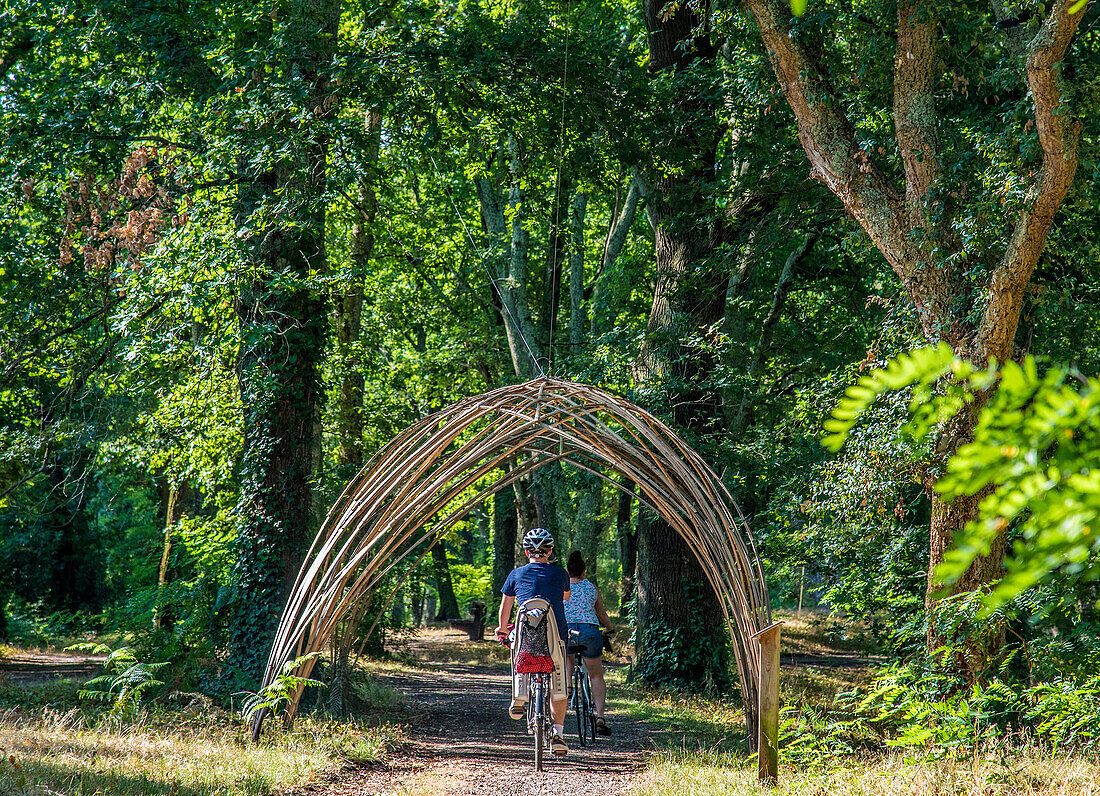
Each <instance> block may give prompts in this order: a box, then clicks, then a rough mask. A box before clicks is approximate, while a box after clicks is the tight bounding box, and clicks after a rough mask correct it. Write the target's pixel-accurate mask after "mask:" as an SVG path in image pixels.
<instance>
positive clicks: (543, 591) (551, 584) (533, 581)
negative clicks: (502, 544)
mask: <svg viewBox="0 0 1100 796" xmlns="http://www.w3.org/2000/svg"><path fill="white" fill-rule="evenodd" d="M567 591H569V573H568V572H566V571H565V567H559V566H558V565H557V564H539V563H537V562H532V563H530V564H525V565H524V566H522V567H518V568H516V569H513V570H512V571H511V572H509V573H508V579H507V580H505V581H504V587H503V588H502V589H501V590H500V593H501V594H506V595H508V596H509V597H515V598H516V602H517V603H518V604H519V605H523V604H524V603H525V602H527V601H528V600H530V599H531V598H532V597H541V598H542V599H544V600H546V602H548V603H550V605H552V606H553V607H554V617H555V618H556V619H557V620H558V635H559V636H560V637H561V638H562V639H567V638H569V633H568V632H566V626H565V600H564V599H563V598H564V596H565V593H566V592H567Z"/></svg>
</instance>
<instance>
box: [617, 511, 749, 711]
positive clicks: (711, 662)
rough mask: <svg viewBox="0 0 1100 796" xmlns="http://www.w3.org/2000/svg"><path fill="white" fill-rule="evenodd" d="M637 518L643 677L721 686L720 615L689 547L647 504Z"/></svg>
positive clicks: (725, 660)
mask: <svg viewBox="0 0 1100 796" xmlns="http://www.w3.org/2000/svg"><path fill="white" fill-rule="evenodd" d="M640 514H641V517H640V519H639V521H638V592H637V599H638V610H637V617H638V636H637V650H638V655H637V658H636V659H635V663H634V675H635V676H636V677H639V678H641V680H643V681H644V682H648V683H657V684H660V685H672V686H677V687H688V688H693V689H695V688H702V689H703V690H706V691H708V692H714V691H724V690H726V689H727V688H729V686H730V678H729V662H730V661H729V643H728V639H727V633H726V625H725V618H724V617H723V615H722V610H721V608H720V607H719V605H718V601H717V599H716V598H715V596H714V590H713V589H712V588H711V586H710V584H709V583H708V582H707V580H706V578H705V577H704V575H703V573H702V570H701V569H700V567H699V562H698V561H697V560H696V558H695V554H694V553H692V552H691V548H689V547H688V546H687V543H686V542H685V541H684V540H683V538H682V537H681V536H680V535H679V534H678V533H676V531H674V530H673V529H672V528H671V527H669V525H668V523H667V522H665V521H664V520H662V519H661V518H660V517H658V516H656V515H654V514H653V513H652V512H651V511H649V510H648V509H646V510H643V511H642V512H640Z"/></svg>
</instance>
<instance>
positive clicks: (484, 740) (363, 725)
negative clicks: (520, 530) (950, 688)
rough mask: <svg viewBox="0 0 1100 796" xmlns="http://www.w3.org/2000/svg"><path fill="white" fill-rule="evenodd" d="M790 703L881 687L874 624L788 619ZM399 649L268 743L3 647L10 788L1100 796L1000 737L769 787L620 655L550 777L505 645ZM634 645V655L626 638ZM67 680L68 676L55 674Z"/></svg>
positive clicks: (685, 701) (816, 769) (879, 758)
mask: <svg viewBox="0 0 1100 796" xmlns="http://www.w3.org/2000/svg"><path fill="white" fill-rule="evenodd" d="M779 618H781V619H783V620H784V622H785V625H784V629H783V648H784V650H785V652H784V656H783V673H782V680H781V694H782V698H783V701H784V703H785V704H787V705H792V706H796V707H797V706H807V707H809V708H814V709H816V708H818V707H822V708H827V707H828V706H829V705H833V704H835V702H834V697H835V695H836V694H837V693H838V692H840V691H848V690H850V689H851V688H853V687H858V686H861V685H865V684H867V683H868V682H869V681H870V679H871V678H872V676H873V673H874V670H875V668H876V667H877V666H878V665H879V664H881V663H883V659H882V658H880V657H878V656H877V655H875V654H874V649H873V647H872V646H871V645H870V644H869V643H868V641H867V639H866V638H865V637H864V636H863V635H862V634H861V631H860V629H859V628H858V627H853V626H851V625H845V624H843V623H841V622H837V621H835V620H831V619H828V618H826V617H823V616H819V615H814V614H805V615H800V616H796V615H792V614H783V615H781V616H780V617H779ZM390 652H391V658H390V659H389V660H387V661H382V662H379V661H368V662H363V666H364V668H365V669H366V671H365V672H360V673H359V674H358V675H357V676H356V678H355V679H353V690H355V694H354V695H353V698H354V699H356V700H358V704H359V706H360V708H361V712H359V713H357V714H356V716H355V717H354V718H353V719H352V720H349V721H340V720H335V719H331V718H326V717H324V716H323V715H322V714H320V713H315V712H303V713H302V714H301V715H300V716H299V719H298V721H297V722H296V723H295V726H294V729H293V730H292V731H289V732H288V731H286V730H284V729H282V728H281V727H280V726H279V723H278V722H269V727H268V728H267V729H265V732H264V740H263V741H262V742H261V743H260V744H251V743H249V742H248V741H247V730H246V729H245V727H244V725H243V723H242V722H241V720H240V718H239V717H238V716H237V715H235V714H234V713H231V712H229V711H225V710H222V709H220V708H218V707H216V706H215V705H213V704H212V703H211V702H210V700H209V699H207V698H206V697H204V696H202V695H201V694H175V695H174V696H172V697H170V698H168V699H167V700H166V701H163V704H162V703H161V702H160V701H158V703H157V704H155V705H150V706H148V707H144V706H143V707H140V708H139V709H137V710H136V712H133V713H130V714H126V715H115V714H113V713H106V712H105V710H106V708H105V707H101V708H98V709H92V708H91V706H89V705H87V704H85V703H84V702H83V701H81V700H80V699H78V697H77V691H78V689H79V688H80V687H81V685H80V684H81V683H82V682H83V681H84V680H85V679H87V677H88V676H91V675H94V674H95V673H97V672H96V669H97V667H98V661H97V660H96V659H94V658H91V657H88V656H69V655H62V654H60V653H55V652H53V651H33V652H32V651H29V650H20V649H15V648H11V647H5V648H2V649H0V659H3V663H2V667H0V794H2V795H3V796H13V795H14V796H56V794H66V796H96V795H97V794H98V795H99V796H102V794H111V796H211V794H218V796H276V795H278V796H428V795H429V794H431V795H432V796H434V795H435V794H450V795H452V796H483V795H485V794H493V795H494V796H497V795H498V794H499V795H500V796H528V795H529V794H540V795H543V794H544V795H545V796H556V795H557V794H564V793H566V792H569V793H572V792H580V793H594V794H600V795H601V796H604V795H607V796H703V795H704V794H705V795H706V796H763V794H770V793H777V794H791V796H825V795H826V794H828V796H895V795H896V796H902V794H936V796H941V795H942V796H949V795H950V796H1009V794H1011V795H1012V796H1015V795H1016V794H1034V795H1035V796H1040V795H1041V796H1071V794H1072V796H1085V794H1095V795H1096V796H1100V760H1096V759H1093V758H1089V757H1085V756H1079V755H1075V754H1072V755H1071V754H1066V753H1064V752H1063V753H1052V752H1051V751H1049V750H1043V749H1039V748H1026V747H1025V748H1020V747H1015V746H1011V745H997V746H995V747H992V748H990V749H984V748H983V749H981V750H977V751H974V752H973V753H972V754H970V753H967V754H965V755H962V756H946V757H945V756H942V755H941V756H938V757H931V756H929V755H926V754H922V753H921V750H892V749H885V748H874V749H872V748H868V749H866V750H863V751H852V750H847V751H845V750H843V749H839V748H836V749H834V748H832V746H831V743H830V741H829V740H828V739H827V738H823V739H822V741H821V743H822V747H821V752H820V754H818V755H817V756H816V757H815V758H814V759H813V760H811V761H808V762H803V763H802V764H799V765H795V764H794V763H793V762H791V761H790V760H789V759H786V756H784V759H783V760H781V766H780V785H779V788H778V790H777V791H769V790H766V789H762V788H761V787H760V786H759V784H758V783H757V782H756V772H755V768H756V767H755V762H754V760H753V758H751V757H750V756H749V755H748V754H747V752H746V750H745V747H744V725H743V713H742V710H741V706H740V703H739V701H738V700H737V699H736V698H735V697H733V696H726V697H713V696H711V697H708V696H703V695H699V694H684V693H678V692H670V691H665V690H660V689H647V688H642V687H639V686H638V685H636V684H632V683H628V682H627V678H626V674H627V671H628V667H629V660H628V659H627V658H626V657H624V656H622V655H619V656H613V657H612V658H611V659H610V660H609V661H608V680H609V697H610V700H609V720H610V723H611V726H612V728H613V730H614V735H613V736H612V737H611V738H609V739H608V738H600V739H599V740H598V741H597V742H596V744H595V745H594V746H592V747H587V748H579V747H578V746H577V745H576V743H575V739H576V736H575V734H571V733H570V732H569V725H568V722H567V724H566V730H567V735H566V737H567V739H568V740H569V741H570V745H571V749H570V753H569V754H568V755H567V756H566V757H565V758H564V759H560V760H549V761H548V764H547V770H546V771H545V772H542V773H535V772H534V770H533V765H532V762H533V761H532V757H533V752H532V743H531V740H530V738H529V737H528V736H527V734H526V732H525V731H524V728H523V725H522V724H521V723H520V722H514V721H512V720H511V719H509V718H508V717H507V715H506V713H505V710H506V708H507V705H508V674H507V671H508V670H507V662H506V658H505V656H506V651H505V650H504V648H502V647H500V646H499V645H495V644H492V643H488V642H486V643H480V644H475V643H472V642H469V641H468V640H466V639H465V637H464V636H463V635H462V634H460V633H457V632H452V631H449V630H443V629H430V630H424V631H419V632H416V633H410V634H407V635H404V636H399V637H397V638H395V639H393V642H392V644H391V645H390ZM628 652H629V650H628ZM58 676H61V678H62V679H55V678H57V677H58Z"/></svg>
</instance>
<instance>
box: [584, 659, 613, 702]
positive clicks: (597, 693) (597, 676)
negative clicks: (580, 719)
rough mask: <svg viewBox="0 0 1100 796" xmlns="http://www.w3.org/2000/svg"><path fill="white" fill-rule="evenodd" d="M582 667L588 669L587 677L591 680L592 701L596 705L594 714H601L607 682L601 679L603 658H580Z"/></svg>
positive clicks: (605, 699) (605, 697)
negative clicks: (582, 662) (582, 663)
mask: <svg viewBox="0 0 1100 796" xmlns="http://www.w3.org/2000/svg"><path fill="white" fill-rule="evenodd" d="M582 660H583V661H584V668H586V669H588V679H589V680H591V681H592V701H593V702H594V703H595V705H596V715H597V716H602V715H603V711H604V708H605V707H606V705H607V683H606V682H605V681H604V679H603V659H601V658H582Z"/></svg>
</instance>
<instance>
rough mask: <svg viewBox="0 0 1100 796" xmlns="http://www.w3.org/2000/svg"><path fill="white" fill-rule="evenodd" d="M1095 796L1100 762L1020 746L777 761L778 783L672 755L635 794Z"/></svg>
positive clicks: (740, 767)
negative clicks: (994, 752) (799, 763)
mask: <svg viewBox="0 0 1100 796" xmlns="http://www.w3.org/2000/svg"><path fill="white" fill-rule="evenodd" d="M759 793H775V794H780V795H782V794H797V796H902V795H903V794H906V795H908V794H920V796H1095V795H1096V794H1100V763H1098V761H1096V760H1087V759H1082V758H1076V757H1066V756H1064V755H1058V756H1054V755H1051V754H1049V753H1046V754H1044V753H1041V752H1038V751H1025V752H1021V753H1019V754H1016V755H1011V756H1007V757H990V758H980V759H978V760H976V761H975V760H966V761H962V762H960V761H952V760H940V761H935V762H914V761H910V760H907V759H905V758H904V757H902V756H900V755H881V756H869V757H865V758H858V759H857V758H848V759H846V760H843V761H841V762H840V763H839V764H838V765H836V766H835V767H829V768H827V769H823V770H820V771H805V770H803V771H799V770H795V769H793V768H791V767H786V766H781V767H780V771H779V787H778V788H777V789H774V790H773V789H769V788H764V787H762V786H761V785H760V784H759V783H758V782H757V781H756V766H755V764H754V763H753V762H752V761H747V762H746V761H742V762H740V763H734V762H733V761H729V760H725V761H723V760H717V759H712V760H705V759H704V760H701V761H700V760H699V758H698V757H696V759H695V760H675V759H669V758H666V759H664V760H660V761H655V762H654V763H652V764H651V765H650V766H649V767H648V768H647V769H646V771H645V772H644V774H642V776H641V777H640V778H639V780H638V783H637V786H636V788H635V790H634V791H633V796H703V794H706V796H743V795H745V794H759Z"/></svg>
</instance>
